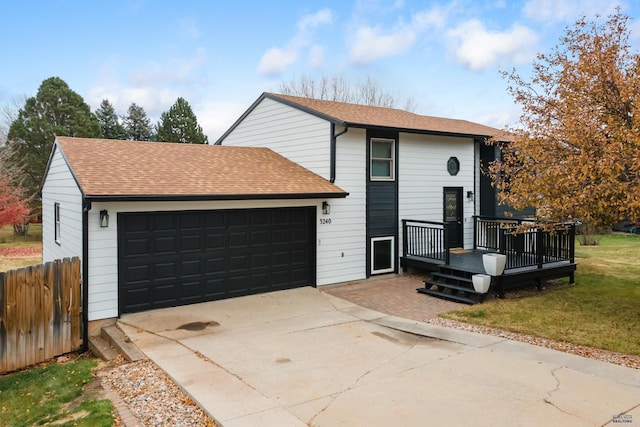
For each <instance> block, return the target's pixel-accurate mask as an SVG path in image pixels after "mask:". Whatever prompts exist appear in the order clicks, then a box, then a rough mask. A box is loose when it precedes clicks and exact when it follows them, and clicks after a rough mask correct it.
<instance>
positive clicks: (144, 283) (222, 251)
mask: <svg viewBox="0 0 640 427" xmlns="http://www.w3.org/2000/svg"><path fill="white" fill-rule="evenodd" d="M315 215H316V214H315V208H314V207H303V208H274V209H234V210H219V211H189V212H153V213H149V212H144V213H120V214H118V288H119V289H118V290H119V292H118V296H119V310H120V313H131V312H137V311H143V310H149V309H154V308H162V307H172V306H177V305H184V304H192V303H197V302H204V301H212V300H216V299H222V298H230V297H234V296H240V295H248V294H255V293H260V292H269V291H274V290H281V289H290V288H296V287H300V286H308V285H315Z"/></svg>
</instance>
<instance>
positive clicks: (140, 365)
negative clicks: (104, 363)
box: [101, 359, 216, 427]
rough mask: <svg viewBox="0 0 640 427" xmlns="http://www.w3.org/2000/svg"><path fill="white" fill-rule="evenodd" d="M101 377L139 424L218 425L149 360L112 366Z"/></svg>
mask: <svg viewBox="0 0 640 427" xmlns="http://www.w3.org/2000/svg"><path fill="white" fill-rule="evenodd" d="M101 380H102V383H103V384H106V385H107V386H108V387H109V388H110V389H111V391H112V392H114V393H115V394H117V395H118V396H119V397H120V398H121V399H122V401H123V402H124V403H125V404H126V405H127V407H128V408H129V411H130V412H131V414H132V415H133V416H135V417H136V418H137V420H138V425H140V426H185V427H186V426H216V423H215V421H213V420H212V419H211V418H209V417H208V416H207V414H206V413H205V412H204V411H203V410H202V409H201V408H200V407H199V406H198V405H196V404H195V402H193V400H191V398H189V396H187V395H186V394H185V393H184V392H183V391H182V389H181V388H179V387H178V386H177V385H175V383H174V382H173V381H172V380H171V379H170V378H169V377H168V376H167V375H166V374H165V373H164V371H162V370H161V369H160V368H158V367H157V366H156V365H155V364H154V363H153V362H152V361H150V360H148V359H145V360H141V361H138V362H134V363H127V364H124V365H119V366H116V367H115V368H111V369H109V370H108V372H106V373H104V375H101Z"/></svg>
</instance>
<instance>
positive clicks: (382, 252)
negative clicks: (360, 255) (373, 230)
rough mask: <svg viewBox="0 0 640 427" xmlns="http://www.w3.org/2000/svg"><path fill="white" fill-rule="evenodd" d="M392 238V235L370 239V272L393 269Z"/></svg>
mask: <svg viewBox="0 0 640 427" xmlns="http://www.w3.org/2000/svg"><path fill="white" fill-rule="evenodd" d="M394 240H395V238H394V237H393V236H389V237H373V238H372V239H371V274H380V273H393V272H394V271H395V262H394V261H395V255H394V254H395V250H394Z"/></svg>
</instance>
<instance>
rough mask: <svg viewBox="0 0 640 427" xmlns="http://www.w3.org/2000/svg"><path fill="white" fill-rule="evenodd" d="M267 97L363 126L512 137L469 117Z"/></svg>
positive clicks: (275, 95)
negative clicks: (460, 118)
mask: <svg viewBox="0 0 640 427" xmlns="http://www.w3.org/2000/svg"><path fill="white" fill-rule="evenodd" d="M264 96H265V97H267V98H271V99H274V100H278V99H280V100H283V101H285V102H286V103H289V104H296V105H298V106H300V107H303V108H304V109H308V110H312V111H314V112H316V113H318V114H320V115H323V116H327V117H328V118H332V119H334V120H335V121H338V122H342V123H344V124H347V125H353V126H360V127H366V126H369V127H387V128H394V129H399V130H406V131H417V132H435V133H446V134H459V135H473V136H479V137H495V138H497V139H499V140H504V141H508V140H510V139H511V138H510V136H509V134H508V133H506V132H505V131H502V130H499V129H496V128H493V127H490V126H485V125H481V124H478V123H474V122H470V121H467V120H457V119H447V118H443V117H433V116H421V115H419V114H415V113H410V112H408V111H405V110H399V109H395V108H385V107H373V106H368V105H359V104H349V103H345V102H335V101H325V100H319V99H311V98H301V97H298V96H290V95H281V94H275V93H265V94H264Z"/></svg>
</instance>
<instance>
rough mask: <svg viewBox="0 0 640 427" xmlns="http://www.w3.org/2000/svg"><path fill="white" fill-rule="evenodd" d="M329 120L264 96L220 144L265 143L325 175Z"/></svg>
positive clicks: (244, 145) (327, 173)
mask: <svg viewBox="0 0 640 427" xmlns="http://www.w3.org/2000/svg"><path fill="white" fill-rule="evenodd" d="M330 131H331V128H330V124H329V122H328V121H326V120H323V119H320V118H318V117H316V116H313V115H311V114H308V113H305V112H303V111H300V110H298V109H296V108H292V107H290V106H288V105H285V104H282V103H280V102H276V101H273V100H271V99H268V98H265V99H264V100H263V101H262V102H261V103H260V104H258V105H257V106H256V107H255V108H254V109H253V111H251V113H250V114H249V115H248V116H247V117H245V118H244V120H243V121H242V122H241V123H240V124H239V125H238V126H237V127H236V128H235V129H234V130H233V131H232V132H231V133H230V134H229V135H228V136H227V137H226V138H225V139H224V140H223V141H222V145H233V146H239V147H240V146H241V147H268V148H270V149H272V150H273V151H275V152H277V153H278V154H281V155H282V156H284V157H286V158H288V159H290V160H292V161H294V162H296V163H298V164H299V165H301V166H303V167H305V168H307V169H309V170H310V171H312V172H314V173H316V174H318V175H320V176H322V177H323V178H326V179H329V175H330V170H329V161H330V159H329V151H330V138H331V135H330Z"/></svg>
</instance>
